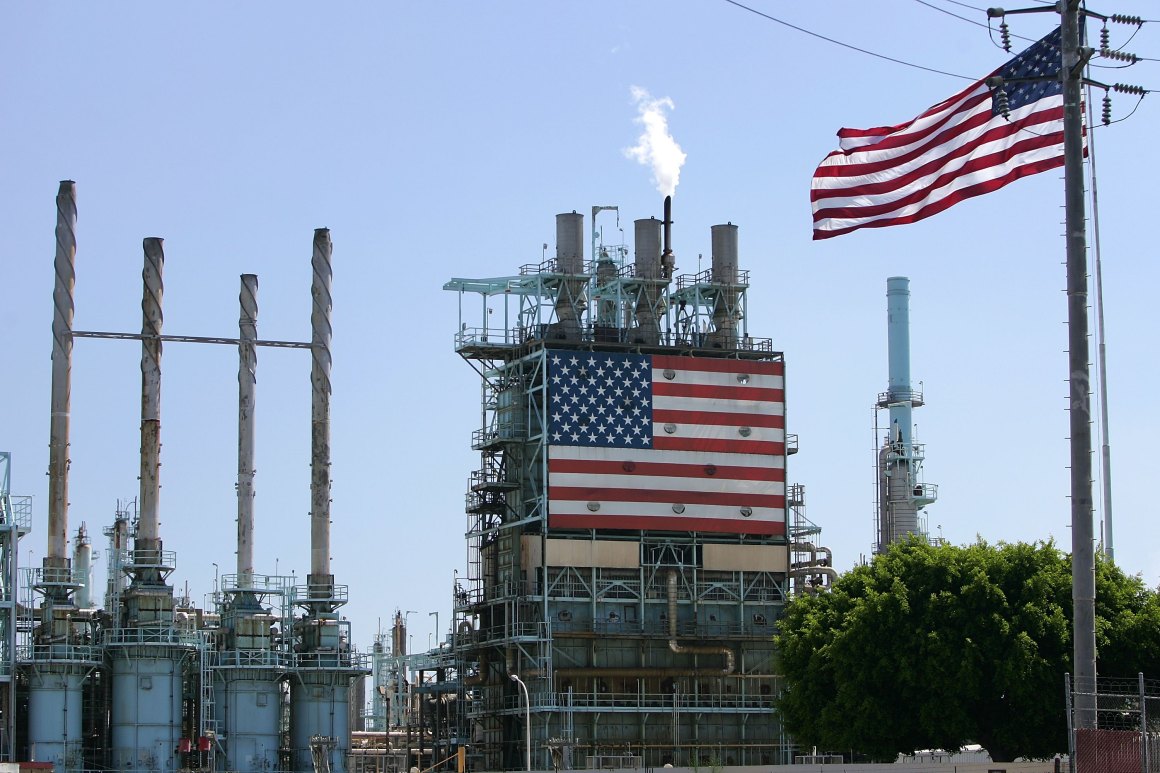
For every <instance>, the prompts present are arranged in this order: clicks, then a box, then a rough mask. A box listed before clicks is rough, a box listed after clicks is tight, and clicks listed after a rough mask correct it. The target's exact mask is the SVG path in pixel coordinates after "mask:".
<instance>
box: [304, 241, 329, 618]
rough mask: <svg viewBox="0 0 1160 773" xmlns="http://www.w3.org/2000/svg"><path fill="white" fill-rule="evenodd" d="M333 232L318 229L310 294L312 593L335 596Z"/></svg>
mask: <svg viewBox="0 0 1160 773" xmlns="http://www.w3.org/2000/svg"><path fill="white" fill-rule="evenodd" d="M331 251H332V245H331V242H330V230H329V229H327V228H318V229H315V231H314V254H313V257H312V258H311V261H310V263H311V266H312V268H313V270H314V280H313V282H312V283H311V286H310V295H311V298H312V299H313V301H314V304H313V310H312V312H311V314H310V330H311V337H310V344H311V350H310V351H311V355H312V357H311V360H312V363H311V368H310V384H311V390H312V404H311V432H310V577H309V578H308V579H307V583H308V585H309V586H310V588H311V593H312V595H314V594H315V592H317V594H318V595H325V596H330V595H331V592H332V590H333V587H334V575H332V574H331V573H330V338H331V326H330V311H331V307H332V298H331V293H330V286H331V278H332V273H331V264H330V256H331Z"/></svg>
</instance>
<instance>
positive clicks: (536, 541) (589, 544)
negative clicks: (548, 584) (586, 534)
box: [523, 535, 640, 569]
mask: <svg viewBox="0 0 1160 773" xmlns="http://www.w3.org/2000/svg"><path fill="white" fill-rule="evenodd" d="M546 550H547V562H546V563H547V564H548V566H602V567H606V568H609V569H637V568H639V567H640V543H639V542H614V541H612V540H584V539H550V540H548V541H547V546H546ZM523 552H524V558H526V559H528V561H527V563H525V564H524V566H526V567H529V568H530V567H535V566H541V565H542V564H543V563H544V561H543V560H542V559H541V556H540V538H539V537H538V536H536V535H525V536H524V538H523Z"/></svg>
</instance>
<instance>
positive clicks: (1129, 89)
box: [1112, 83, 1148, 97]
mask: <svg viewBox="0 0 1160 773" xmlns="http://www.w3.org/2000/svg"><path fill="white" fill-rule="evenodd" d="M1112 90H1113V91H1118V92H1120V93H1121V94H1135V95H1136V96H1139V97H1142V96H1144V95H1145V94H1147V93H1148V90H1147V89H1145V88H1143V87H1142V86H1133V85H1131V84H1130V83H1116V84H1114V85H1113V86H1112Z"/></svg>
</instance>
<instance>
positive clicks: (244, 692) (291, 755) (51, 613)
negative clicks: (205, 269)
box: [0, 181, 369, 773]
mask: <svg viewBox="0 0 1160 773" xmlns="http://www.w3.org/2000/svg"><path fill="white" fill-rule="evenodd" d="M56 245H57V251H56V259H55V271H56V283H55V288H54V293H53V301H54V318H53V327H52V330H53V351H52V386H51V422H50V424H51V426H50V438H49V497H48V513H47V530H46V538H47V549H46V551H45V556H44V559H43V563H42V565H41V566H39V567H17V557H18V555H19V553H20V550H19V541H20V539H21V538H22V537H24V536H25V535H26V534H28V533H29V531H30V530H31V518H30V509H31V508H30V506H29V503H28V502H27V500H26V499H21V498H17V497H12V496H11V494H10V488H9V485H10V482H9V474H8V461H9V460H8V457H7V455H4V456H3V457H0V460H2V461H3V463H4V470H3V474H4V477H3V490H2V492H0V493H2V497H0V502H2V504H3V507H2V509H0V564H2V566H0V604H2V606H3V608H2V610H0V629H2V630H0V639H2V641H3V644H2V645H0V647H2V654H3V668H2V671H0V678H2V681H3V685H4V691H3V693H2V694H0V711H2V712H3V736H2V739H0V741H2V746H3V749H2V750H0V751H2V753H3V756H4V758H5V759H6V760H9V761H11V760H37V761H42V762H47V763H51V764H52V765H53V766H54V767H55V769H56V770H57V771H78V770H95V769H101V770H109V769H116V770H120V771H125V772H126V773H136V772H137V771H152V772H162V771H175V770H180V769H187V770H207V771H210V770H221V771H246V772H247V773H257V772H258V771H271V770H284V771H296V772H297V771H323V772H324V773H325V772H329V771H334V772H335V773H343V772H344V771H345V770H346V760H347V753H348V751H349V748H350V738H351V730H352V726H353V725H354V724H355V723H357V722H358V721H359V720H360V719H361V714H362V711H361V703H362V690H361V685H362V683H363V679H364V677H365V675H366V674H367V673H369V668H368V667H367V666H368V658H367V656H366V655H363V654H360V653H358V652H356V651H355V648H354V647H353V646H352V638H351V630H350V623H349V622H347V621H346V620H344V619H342V618H341V617H340V615H339V614H338V612H337V610H338V609H339V608H341V607H342V606H343V605H344V604H345V603H346V601H347V598H348V590H347V587H346V586H344V585H339V584H336V583H335V577H334V575H333V574H332V573H331V570H330V549H329V539H330V504H329V503H330V478H329V474H330V473H329V467H330V459H329V455H330V450H329V443H330V420H329V413H330V402H329V401H330V338H331V324H330V312H331V293H330V282H331V243H330V235H329V232H328V231H327V230H326V229H318V230H316V231H315V233H314V241H313V254H312V260H311V263H312V268H313V277H314V279H313V285H312V287H311V297H312V312H311V329H312V337H311V341H310V342H301V343H298V342H286V341H264V340H261V339H259V338H258V336H257V326H256V325H257V290H258V282H257V277H255V276H253V275H250V274H245V275H242V276H241V288H240V291H239V305H240V324H239V332H238V336H237V337H236V338H229V339H225V338H208V337H198V336H175V335H167V334H164V333H163V332H162V318H163V317H162V309H161V303H162V297H163V293H164V286H163V281H162V275H163V267H164V258H165V256H164V250H163V244H162V240H161V239H158V238H147V239H145V240H144V243H143V248H144V269H143V274H142V276H143V285H144V289H143V296H142V328H141V332H140V333H135V332H133V333H126V332H120V333H100V332H85V331H78V330H74V329H73V293H74V285H75V283H76V277H75V269H74V258H75V254H76V249H77V241H76V191H75V185H74V184H73V183H72V182H71V181H65V182H62V183H61V185H60V190H59V193H58V195H57V226H56ZM85 338H104V339H120V340H130V341H139V342H140V346H141V374H142V391H141V406H142V408H141V461H140V470H141V473H140V494H139V497H138V498H137V499H136V500H135V501H133V502H131V503H125V504H123V505H120V506H118V508H117V512H116V515H115V517H114V518H113V522H112V524H111V525H110V526H109V527H108V528H107V529H106V530H105V532H104V533H105V535H106V536H107V537H108V539H109V548H108V551H107V556H108V581H107V587H106V592H105V594H104V599H103V604H101V605H99V604H98V599H97V598H96V597H95V595H94V594H93V592H92V590H93V588H92V585H93V581H92V556H93V553H92V545H91V540H90V538H89V536H88V532H87V527H86V525H85V524H81V525H80V527H79V528H78V529H77V531H76V534H75V538H74V539H73V552H72V554H71V555H70V553H69V552H68V550H67V544H68V538H69V535H70V528H69V520H68V473H69V465H70V462H71V461H75V462H76V463H78V464H83V463H84V460H70V459H69V458H68V446H69V415H70V413H69V411H70V408H69V400H70V382H71V362H72V348H73V345H74V342H75V341H76V340H77V339H85ZM166 342H174V343H181V344H195V343H196V344H226V345H230V346H236V347H237V348H238V352H239V370H238V383H239V395H238V397H239V400H238V406H239V410H238V449H239V453H238V484H237V488H238V538H237V571H236V573H229V574H226V575H225V576H223V577H222V578H221V583H220V585H219V587H217V588H215V592H214V597H213V600H214V604H213V607H212V608H209V609H201V608H198V607H197V606H195V605H194V604H192V603H191V602H190V600H189V599H187V598H180V597H177V596H175V595H174V589H173V587H172V585H171V584H170V583H169V577H170V575H171V573H172V572H173V571H174V569H175V568H176V565H177V552H176V551H174V550H171V549H166V548H165V546H164V544H163V541H162V536H161V533H160V523H161V520H160V517H159V514H160V511H161V504H160V479H159V471H160V449H161V425H162V422H161V418H162V411H161V395H162V389H161V373H162V369H161V362H162V345H163V343H166ZM260 346H280V347H291V348H301V349H305V350H308V351H309V353H310V360H311V362H310V374H311V384H312V410H311V417H310V421H311V427H312V432H311V435H312V449H311V511H310V525H309V529H310V573H309V575H308V576H307V581H306V583H305V584H304V585H297V584H295V583H294V582H293V580H292V577H282V576H274V575H262V574H258V573H256V572H255V570H254V566H253V555H254V554H253V546H254V519H253V478H254V463H253V451H254V424H253V412H254V404H255V382H256V378H255V373H256V368H257V355H256V351H257V347H260ZM352 705H353V708H352Z"/></svg>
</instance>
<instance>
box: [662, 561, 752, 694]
mask: <svg viewBox="0 0 1160 773" xmlns="http://www.w3.org/2000/svg"><path fill="white" fill-rule="evenodd" d="M668 596H669V649H670V650H672V651H673V652H676V653H677V654H688V655H724V656H725V667H724V668H722V669H721V675H722V676H729V675H730V674H732V673H733V669H734V665H735V662H736V656H735V655H734V654H733V650H732V649H730V648H729V647H721V646H715V645H681V644H678V643H677V570H676V569H670V570H669V576H668Z"/></svg>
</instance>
